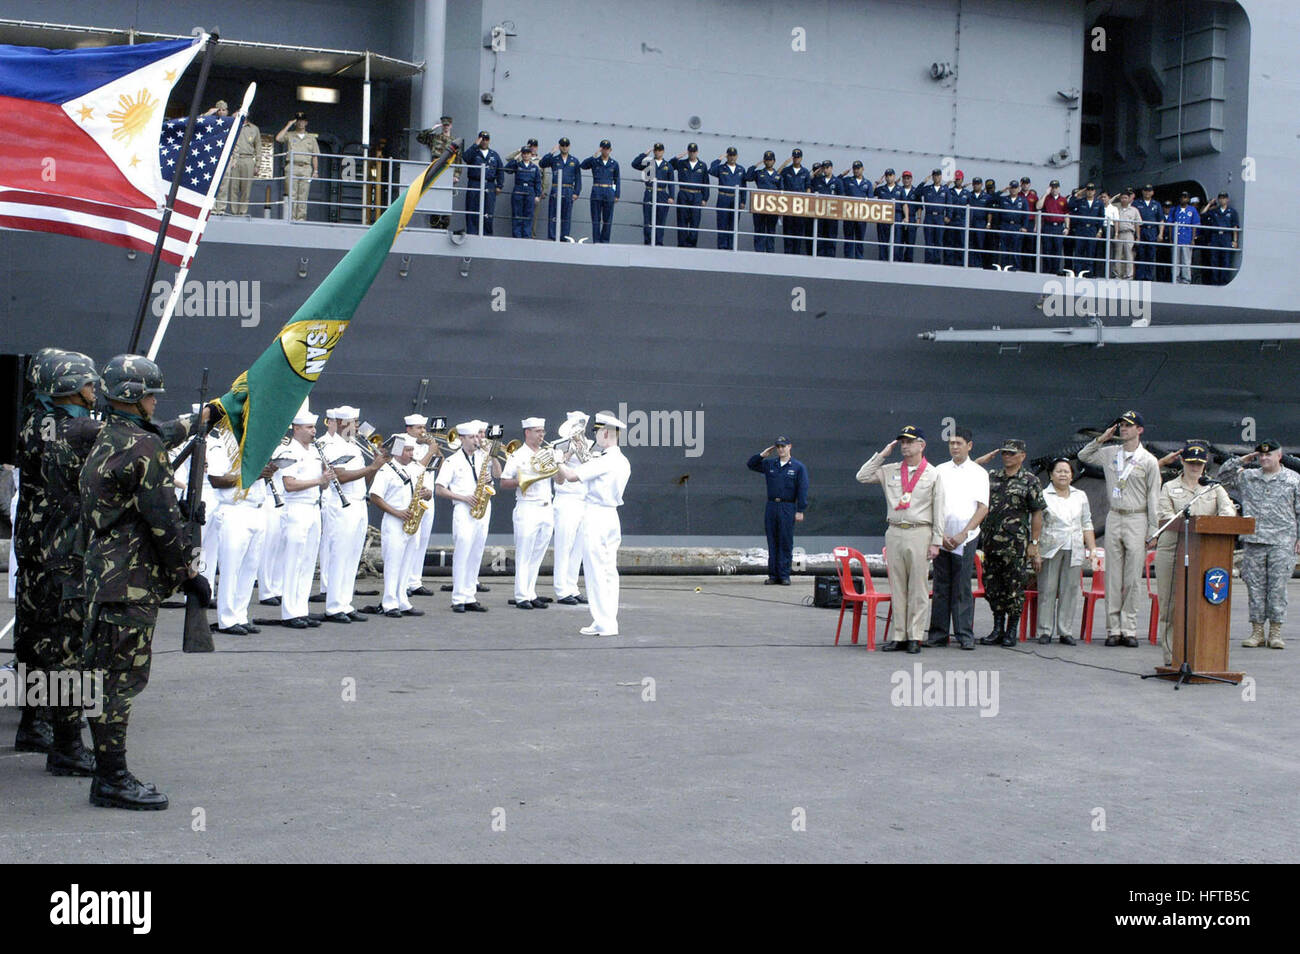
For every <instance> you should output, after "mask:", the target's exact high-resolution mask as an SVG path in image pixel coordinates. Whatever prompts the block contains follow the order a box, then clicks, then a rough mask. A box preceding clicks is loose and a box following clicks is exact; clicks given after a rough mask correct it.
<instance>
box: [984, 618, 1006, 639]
mask: <svg viewBox="0 0 1300 954" xmlns="http://www.w3.org/2000/svg"><path fill="white" fill-rule="evenodd" d="M1006 619H1007V618H1006V615H1005V614H1003V613H994V614H993V632H991V633H989V634H988V635H987V636H985V637H984V638H983V639H981V640H980V645H981V646H997V645H1000V644H1001V642H1002V636H1003V627H1005V626H1006Z"/></svg>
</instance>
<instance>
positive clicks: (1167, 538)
mask: <svg viewBox="0 0 1300 954" xmlns="http://www.w3.org/2000/svg"><path fill="white" fill-rule="evenodd" d="M1204 489H1205V488H1203V487H1197V488H1196V489H1194V490H1193V489H1189V488H1188V487H1187V485H1186V484H1184V483H1183V479H1182V477H1175V478H1174V479H1173V480H1170V481H1168V482H1166V483H1165V485H1164V486H1163V487H1161V488H1160V502H1159V503H1158V505H1157V506H1156V523H1157V524H1158V525H1161V526H1162V525H1164V523H1165V522H1166V521H1168V520H1169V519H1170V518H1171V517H1172V516H1173V515H1174V514H1176V513H1180V512H1181V511H1182V509H1183V508H1184V507H1186V506H1187V503H1188V501H1190V500H1191V499H1192V498H1193V497H1195V496H1196V495H1197V494H1198V493H1199V492H1200V491H1202V490H1204ZM1236 515H1237V508H1236V507H1234V506H1233V505H1232V498H1231V497H1229V496H1228V492H1227V491H1226V490H1224V489H1223V487H1221V486H1219V487H1215V488H1214V491H1213V493H1208V494H1206V495H1205V496H1203V497H1202V498H1201V499H1200V500H1198V501H1196V503H1194V504H1192V516H1193V517H1207V516H1208V517H1235V516H1236ZM1181 538H1182V531H1181V529H1173V528H1171V529H1169V530H1166V531H1165V532H1164V533H1162V534H1160V539H1159V541H1157V543H1156V592H1157V594H1159V596H1160V626H1159V630H1158V632H1159V633H1160V645H1161V647H1162V648H1163V649H1164V651H1165V665H1166V666H1168V665H1170V664H1171V663H1173V661H1174V646H1173V642H1172V637H1173V633H1172V630H1173V625H1174V607H1173V602H1174V578H1175V575H1176V574H1178V573H1181V572H1183V569H1182V564H1181V563H1179V564H1177V565H1175V556H1176V551H1177V550H1178V541H1179V539H1181ZM1188 585H1189V586H1194V585H1195V583H1194V582H1189V584H1188ZM1194 595H1195V594H1191V595H1189V599H1190V598H1191V597H1192V596H1194Z"/></svg>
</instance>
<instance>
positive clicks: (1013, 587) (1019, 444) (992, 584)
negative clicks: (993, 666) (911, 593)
mask: <svg viewBox="0 0 1300 954" xmlns="http://www.w3.org/2000/svg"><path fill="white" fill-rule="evenodd" d="M995 453H1000V454H1001V455H1002V467H1001V469H999V470H995V471H993V472H992V473H991V474H989V512H988V516H987V517H985V518H984V522H983V523H982V524H980V546H981V548H982V549H983V550H984V598H985V599H987V600H988V602H989V608H990V609H991V610H993V632H991V633H989V635H987V636H985V637H984V638H983V639H981V640H980V645H982V646H997V645H1002V646H1014V645H1016V640H1017V638H1018V636H1019V632H1020V613H1021V610H1023V609H1024V605H1025V584H1026V581H1027V580H1028V579H1029V572H1030V565H1031V562H1032V565H1033V569H1034V570H1037V569H1038V567H1039V559H1038V537H1039V534H1041V533H1042V530H1043V511H1044V510H1045V509H1046V508H1047V502H1046V501H1045V500H1043V487H1042V484H1040V483H1039V482H1038V478H1037V477H1035V476H1034V475H1033V474H1031V473H1029V471H1027V470H1025V469H1024V463H1025V442H1024V441H1022V440H1017V439H1014V438H1012V439H1008V440H1005V441H1003V442H1002V446H1001V447H1000V448H998V450H996V451H990V452H989V453H987V454H985V455H984V456H983V457H981V458H979V460H978V461H977V463H979V464H985V463H987V462H988V461H989V460H991V459H992V457H993V455H994V454H995Z"/></svg>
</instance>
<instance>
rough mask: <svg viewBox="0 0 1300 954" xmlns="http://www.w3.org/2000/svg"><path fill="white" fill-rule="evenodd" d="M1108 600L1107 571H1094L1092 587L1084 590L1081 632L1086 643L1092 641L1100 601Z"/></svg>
mask: <svg viewBox="0 0 1300 954" xmlns="http://www.w3.org/2000/svg"><path fill="white" fill-rule="evenodd" d="M1105 602H1106V571H1105V570H1093V571H1092V589H1089V590H1084V591H1083V621H1082V623H1081V624H1080V626H1079V633H1080V635H1082V636H1083V641H1084V642H1085V643H1090V642H1092V618H1093V616H1094V615H1095V613H1094V611H1095V610H1096V608H1097V604H1098V603H1103V604H1104V603H1105Z"/></svg>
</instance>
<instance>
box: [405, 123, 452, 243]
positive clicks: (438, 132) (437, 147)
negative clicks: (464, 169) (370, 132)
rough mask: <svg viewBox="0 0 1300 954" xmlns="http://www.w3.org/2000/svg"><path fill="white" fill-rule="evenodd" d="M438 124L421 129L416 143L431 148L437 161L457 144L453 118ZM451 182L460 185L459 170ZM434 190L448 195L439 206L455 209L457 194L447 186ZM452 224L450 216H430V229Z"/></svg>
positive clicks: (436, 186)
mask: <svg viewBox="0 0 1300 954" xmlns="http://www.w3.org/2000/svg"><path fill="white" fill-rule="evenodd" d="M438 122H439V125H437V126H434V127H433V128H432V129H421V130H420V133H419V135H417V136H416V137H415V140H416V142H419V143H422V144H424V145H426V146H428V147H429V158H430V159H437V158H438V157H439V156H441V155H442V153H443V151H444V150H445V149H446V148H447V147H448V146H450V145H451V144H452V143H453V142H455V140H454V139H453V138H452V135H451V123H452V119H451V117H450V116H443V117H442V119H440V120H438ZM451 181H452V183H453V185H456V184H459V183H460V170H459V169H456V170H454V173H453V175H452V178H451ZM433 189H434V190H435V191H438V192H441V193H446V194H445V195H442V196H441V197H440V201H439V202H438V205H439V206H443V205H445V206H446V207H447V209H448V211H450V210H451V209H452V208H453V205H454V203H455V201H456V200H455V193H454V192H453V191H452V190H449V189H447V188H446V187H445V186H443V187H440V186H438V185H436V184H435V185H434V186H433ZM450 224H451V216H450V215H431V216H429V227H430V228H435V229H445V228H447V227H448V226H449V225H450Z"/></svg>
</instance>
